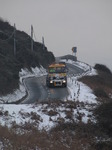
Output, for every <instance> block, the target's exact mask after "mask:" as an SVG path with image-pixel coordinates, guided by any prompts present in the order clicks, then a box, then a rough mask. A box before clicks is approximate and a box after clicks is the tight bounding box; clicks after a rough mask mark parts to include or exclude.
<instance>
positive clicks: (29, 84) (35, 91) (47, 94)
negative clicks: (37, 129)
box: [22, 64, 84, 104]
mask: <svg viewBox="0 0 112 150" xmlns="http://www.w3.org/2000/svg"><path fill="white" fill-rule="evenodd" d="M67 68H68V76H69V75H72V74H76V75H77V74H79V73H83V72H84V70H82V69H80V68H78V67H76V66H74V65H72V64H67ZM24 83H25V85H26V88H27V91H28V97H27V98H26V99H25V100H24V101H23V102H22V103H23V104H31V103H36V102H42V101H43V102H44V101H48V100H64V99H65V98H67V97H68V94H69V92H68V88H67V87H66V88H62V87H56V88H48V87H47V86H46V76H41V77H32V78H27V79H25V80H24Z"/></svg>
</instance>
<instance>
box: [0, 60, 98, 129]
mask: <svg viewBox="0 0 112 150" xmlns="http://www.w3.org/2000/svg"><path fill="white" fill-rule="evenodd" d="M67 63H72V64H73V65H76V66H78V67H80V68H82V69H84V70H85V73H84V74H81V75H78V76H71V77H69V78H68V89H69V96H68V98H67V99H66V100H65V101H64V102H60V104H59V103H56V102H54V103H52V104H48V103H45V104H41V103H40V104H30V105H25V104H22V105H13V104H9V105H8V104H2V102H3V101H5V102H7V101H9V100H10V102H11V101H16V100H18V99H21V98H22V97H23V96H25V94H26V89H25V85H24V78H26V77H31V76H37V77H38V76H42V75H45V74H46V70H45V69H44V68H41V69H38V68H35V69H32V73H31V72H29V71H28V70H21V72H20V89H19V90H16V91H15V92H14V93H13V94H10V95H7V96H5V97H1V98H0V99H1V100H2V101H1V104H0V116H1V117H0V124H2V125H7V126H9V127H10V126H11V125H12V124H13V123H14V122H15V123H16V124H18V125H24V124H25V123H26V122H28V123H33V124H34V125H35V126H36V127H38V128H39V129H43V128H44V129H46V130H49V129H51V128H52V127H53V126H55V125H56V124H58V123H59V122H69V121H80V120H82V121H83V122H84V123H87V122H88V121H89V120H91V121H93V122H94V121H95V120H94V117H93V115H92V109H93V108H94V106H96V105H97V101H96V96H95V95H94V94H93V93H92V90H91V89H90V88H89V87H87V86H86V85H84V84H83V83H81V82H79V81H78V80H77V79H78V78H79V77H81V76H83V75H85V74H86V75H94V74H96V71H95V70H94V69H93V68H92V67H91V66H89V65H87V64H85V63H82V62H73V61H71V60H68V61H67Z"/></svg>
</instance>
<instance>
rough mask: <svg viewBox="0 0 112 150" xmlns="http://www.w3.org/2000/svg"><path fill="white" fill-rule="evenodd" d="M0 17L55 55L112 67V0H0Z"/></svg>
mask: <svg viewBox="0 0 112 150" xmlns="http://www.w3.org/2000/svg"><path fill="white" fill-rule="evenodd" d="M0 17H2V18H3V19H5V20H7V21H9V23H10V24H11V25H13V24H14V23H15V24H16V28H17V29H18V30H22V31H25V32H27V33H28V34H30V26H31V24H32V25H33V28H34V33H35V36H36V40H37V41H39V42H41V39H42V36H44V40H45V45H46V47H47V48H48V50H49V51H52V52H53V53H54V55H55V56H62V55H66V54H72V50H71V49H72V47H74V46H76V47H77V57H78V60H80V61H83V62H86V63H88V64H90V65H94V64H96V63H102V64H105V65H107V66H108V67H110V69H111V70H112V0H0Z"/></svg>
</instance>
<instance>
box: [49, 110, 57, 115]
mask: <svg viewBox="0 0 112 150" xmlns="http://www.w3.org/2000/svg"><path fill="white" fill-rule="evenodd" d="M47 114H48V115H49V116H56V115H57V114H58V112H57V111H54V110H49V111H48V112H47Z"/></svg>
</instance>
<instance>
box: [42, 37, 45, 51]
mask: <svg viewBox="0 0 112 150" xmlns="http://www.w3.org/2000/svg"><path fill="white" fill-rule="evenodd" d="M42 44H43V49H44V48H45V44H44V37H42Z"/></svg>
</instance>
